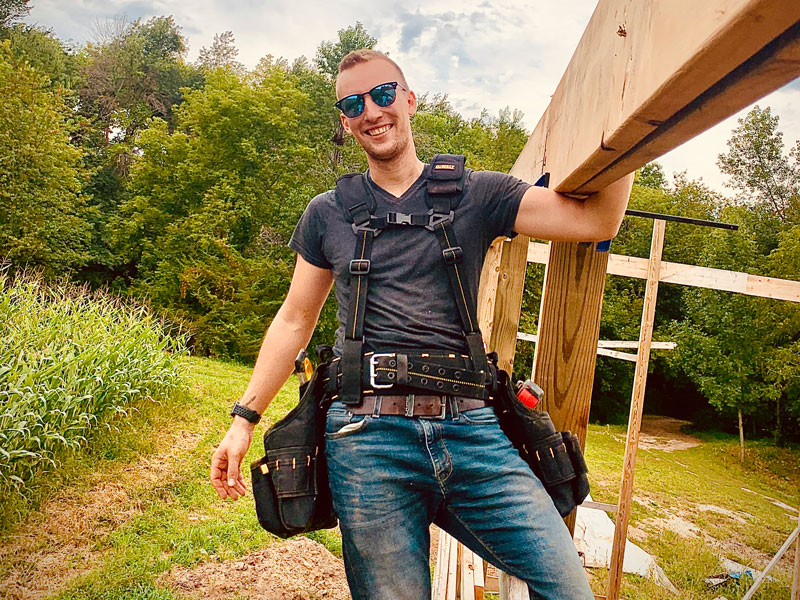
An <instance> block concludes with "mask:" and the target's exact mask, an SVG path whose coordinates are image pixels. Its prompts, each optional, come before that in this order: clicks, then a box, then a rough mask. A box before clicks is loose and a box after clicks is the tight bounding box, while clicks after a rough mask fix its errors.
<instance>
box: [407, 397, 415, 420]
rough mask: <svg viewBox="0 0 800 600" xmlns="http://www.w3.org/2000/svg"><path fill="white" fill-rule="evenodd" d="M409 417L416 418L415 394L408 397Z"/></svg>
mask: <svg viewBox="0 0 800 600" xmlns="http://www.w3.org/2000/svg"><path fill="white" fill-rule="evenodd" d="M405 416H407V417H413V416H414V394H408V395H407V396H406V414H405Z"/></svg>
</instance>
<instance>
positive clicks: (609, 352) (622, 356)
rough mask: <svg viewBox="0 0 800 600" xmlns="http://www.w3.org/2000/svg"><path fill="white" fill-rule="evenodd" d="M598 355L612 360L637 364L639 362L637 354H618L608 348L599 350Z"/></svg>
mask: <svg viewBox="0 0 800 600" xmlns="http://www.w3.org/2000/svg"><path fill="white" fill-rule="evenodd" d="M597 353H598V354H599V355H600V356H609V357H611V358H618V359H619V360H627V361H630V362H636V361H637V360H638V359H637V358H636V355H635V354H631V353H629V352H617V351H616V350H607V349H606V348H598V349H597Z"/></svg>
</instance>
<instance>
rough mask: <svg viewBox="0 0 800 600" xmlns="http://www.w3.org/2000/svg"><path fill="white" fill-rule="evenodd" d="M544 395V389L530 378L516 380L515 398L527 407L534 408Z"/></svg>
mask: <svg viewBox="0 0 800 600" xmlns="http://www.w3.org/2000/svg"><path fill="white" fill-rule="evenodd" d="M543 396H544V390H543V389H542V388H540V387H539V386H538V385H536V384H535V383H533V381H531V380H530V379H526V380H525V381H518V382H517V398H518V399H519V401H520V402H522V403H523V404H524V405H525V406H527V407H528V408H536V405H537V404H539V400H541V399H542V397H543Z"/></svg>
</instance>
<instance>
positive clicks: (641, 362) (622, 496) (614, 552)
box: [606, 219, 666, 600]
mask: <svg viewBox="0 0 800 600" xmlns="http://www.w3.org/2000/svg"><path fill="white" fill-rule="evenodd" d="M665 225H666V222H665V221H663V220H661V219H656V220H655V221H654V222H653V239H652V240H651V242H650V266H649V268H648V270H647V286H646V288H645V293H644V307H643V308H642V324H641V327H640V330H639V350H638V352H637V358H638V360H637V362H636V374H635V375H634V379H633V397H632V398H631V412H630V416H629V417H628V438H627V441H626V443H625V458H624V460H623V466H622V484H621V485H620V490H619V504H618V506H617V522H616V524H615V527H614V542H613V544H612V547H611V566H610V568H609V571H608V590H607V592H606V597H607V598H608V600H618V598H619V588H620V584H621V582H622V562H623V559H624V558H625V541H626V539H627V535H628V519H629V517H630V510H631V495H632V493H633V472H634V469H635V467H636V451H637V449H638V446H639V430H640V428H641V425H642V410H643V409H644V391H645V386H646V384H647V367H648V365H649V363H650V342H651V341H652V339H653V320H654V319H655V314H656V299H657V297H658V279H659V272H660V270H661V253H662V251H663V248H664V228H665Z"/></svg>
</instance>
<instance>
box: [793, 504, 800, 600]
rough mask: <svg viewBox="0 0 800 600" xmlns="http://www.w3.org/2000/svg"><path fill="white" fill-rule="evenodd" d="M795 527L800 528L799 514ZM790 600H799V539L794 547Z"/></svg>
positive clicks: (799, 538)
mask: <svg viewBox="0 0 800 600" xmlns="http://www.w3.org/2000/svg"><path fill="white" fill-rule="evenodd" d="M797 526H798V527H800V514H799V515H798V518H797ZM792 600H800V537H798V538H797V544H796V545H795V547H794V576H793V577H792Z"/></svg>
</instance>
